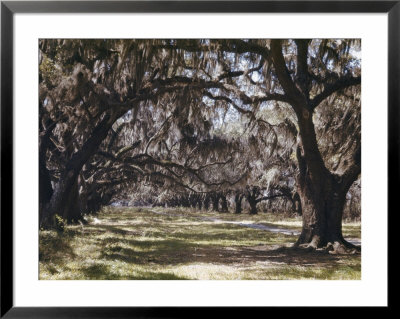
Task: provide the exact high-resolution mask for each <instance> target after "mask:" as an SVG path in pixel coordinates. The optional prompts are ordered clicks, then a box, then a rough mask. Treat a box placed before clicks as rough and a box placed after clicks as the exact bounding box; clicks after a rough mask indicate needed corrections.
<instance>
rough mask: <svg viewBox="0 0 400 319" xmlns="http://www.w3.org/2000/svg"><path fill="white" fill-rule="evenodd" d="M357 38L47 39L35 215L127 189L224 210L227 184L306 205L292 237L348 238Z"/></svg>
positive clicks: (126, 194) (310, 240)
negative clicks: (37, 210) (299, 226)
mask: <svg viewBox="0 0 400 319" xmlns="http://www.w3.org/2000/svg"><path fill="white" fill-rule="evenodd" d="M360 50H361V42H360V40H358V39H293V40H291V39H284V40H278V39H275V40H269V39H229V40H224V39H189V40H183V39H148V40H147V39H146V40H145V39H140V40H127V39H124V40H116V39H113V40H111V39H96V40H89V39H85V40H72V39H57V40H53V39H45V40H41V41H40V43H39V58H40V59H39V60H40V61H39V88H40V94H39V172H40V221H41V226H42V227H48V226H49V225H51V224H52V221H53V217H54V216H55V215H56V214H57V215H59V216H62V217H63V218H65V219H67V220H68V221H70V222H74V221H78V220H79V219H81V218H82V216H83V215H84V214H87V213H94V212H96V211H97V210H98V209H99V208H100V207H101V206H102V205H108V204H110V203H112V202H115V201H116V200H121V199H127V198H130V199H131V200H132V201H136V202H140V203H145V204H157V205H184V204H185V205H186V204H187V205H198V207H200V208H201V207H204V206H208V205H209V203H211V202H213V207H214V209H216V210H222V211H226V210H227V207H228V204H227V197H229V196H232V198H233V197H234V198H235V203H236V206H238V205H239V206H238V207H241V201H242V199H243V198H246V200H247V202H248V204H249V205H250V206H251V212H253V213H256V212H257V208H256V205H257V203H260V202H262V201H268V202H269V203H270V202H272V201H274V200H280V205H286V206H285V207H287V204H289V206H290V207H292V208H293V210H294V211H295V212H297V213H302V214H303V232H302V234H301V235H300V238H299V240H298V243H297V244H298V245H307V246H309V247H313V248H318V247H321V246H324V247H330V248H329V249H334V250H335V251H344V250H347V249H350V248H352V245H351V244H349V243H347V242H346V241H345V240H344V239H343V236H342V234H341V220H342V214H343V209H344V207H345V204H346V196H347V197H348V199H349V197H350V198H353V199H354V198H359V196H358V195H359V192H360V189H359V188H357V187H354V189H353V188H352V190H351V192H350V193H349V189H350V187H351V186H352V185H353V183H354V182H355V181H357V180H358V182H357V183H358V184H357V185H359V177H360V173H361V159H360V154H361V90H360V83H361V59H360ZM348 194H351V195H348ZM299 207H301V209H299ZM236 212H241V209H236ZM332 247H333V248H332Z"/></svg>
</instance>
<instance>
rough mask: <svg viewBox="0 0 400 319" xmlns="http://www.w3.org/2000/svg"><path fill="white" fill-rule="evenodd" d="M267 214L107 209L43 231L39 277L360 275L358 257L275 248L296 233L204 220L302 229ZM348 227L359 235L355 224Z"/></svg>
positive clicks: (285, 242) (309, 277)
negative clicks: (84, 220) (59, 230)
mask: <svg viewBox="0 0 400 319" xmlns="http://www.w3.org/2000/svg"><path fill="white" fill-rule="evenodd" d="M153 211H155V212H153ZM160 212H166V213H168V214H169V215H163V214H160ZM266 215H268V214H259V215H257V216H249V215H247V214H246V215H245V214H242V215H235V214H220V213H215V212H204V213H203V212H196V211H190V210H183V209H177V210H172V209H166V210H161V209H160V208H157V209H146V208H111V207H109V208H105V209H103V210H102V212H100V213H99V214H98V216H96V217H90V218H88V222H89V224H87V225H78V226H67V227H66V229H65V231H64V232H63V233H56V232H54V231H41V232H40V249H39V264H40V265H39V266H40V279H43V280H46V279H66V280H69V279H71V280H81V279H96V280H104V279H111V280H117V279H134V280H136V279H137V280H140V279H168V280H177V279H207V280H208V279H224V280H231V279H232V280H234V279H235V280H236V279H360V277H361V266H360V262H361V261H360V256H359V255H356V256H332V255H329V254H324V255H321V254H312V253H308V254H305V253H299V252H293V251H290V250H287V251H286V250H284V251H281V250H276V248H279V247H282V246H290V244H292V243H294V242H295V241H296V236H292V235H285V234H282V233H273V232H269V231H265V230H259V229H252V228H248V227H243V226H240V225H238V224H232V223H223V222H215V221H214V220H209V219H207V220H203V219H199V216H200V217H210V218H217V219H225V220H227V221H228V220H229V221H240V222H242V221H243V222H245V223H262V224H268V225H272V226H274V227H278V228H279V227H284V228H291V229H296V227H300V226H301V221H300V226H296V225H297V224H295V223H297V221H296V220H292V219H287V220H282V219H281V220H280V221H277V220H275V221H273V220H272V219H273V218H268V217H267V218H266ZM228 217H229V218H228ZM289 226H290V227H289ZM344 230H345V232H348V234H351V236H352V237H359V234H360V226H359V225H357V224H352V225H349V226H346V225H345V226H344Z"/></svg>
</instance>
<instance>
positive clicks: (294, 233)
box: [150, 210, 361, 246]
mask: <svg viewBox="0 0 400 319" xmlns="http://www.w3.org/2000/svg"><path fill="white" fill-rule="evenodd" d="M150 211H151V212H152V213H154V214H158V215H165V216H171V217H188V216H187V215H183V214H171V213H165V212H156V211H154V210H150ZM190 217H194V218H197V219H199V220H203V221H213V222H216V223H225V224H234V225H238V226H242V227H248V228H253V229H259V230H265V231H269V232H272V233H280V234H284V235H289V236H298V235H300V232H299V231H298V230H294V229H288V228H278V227H273V226H268V225H262V224H253V223H246V222H237V221H231V220H223V219H219V218H214V217H204V216H190ZM346 240H347V241H348V242H350V243H352V244H353V245H357V246H361V241H360V240H358V239H356V238H348V239H346Z"/></svg>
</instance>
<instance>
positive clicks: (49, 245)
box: [39, 232, 75, 264]
mask: <svg viewBox="0 0 400 319" xmlns="http://www.w3.org/2000/svg"><path fill="white" fill-rule="evenodd" d="M73 237H74V234H73V233H71V232H64V233H56V232H40V235H39V261H41V262H52V263H54V264H61V263H62V262H63V261H64V260H65V259H74V258H75V253H74V251H73V249H72V247H71V240H72V239H73Z"/></svg>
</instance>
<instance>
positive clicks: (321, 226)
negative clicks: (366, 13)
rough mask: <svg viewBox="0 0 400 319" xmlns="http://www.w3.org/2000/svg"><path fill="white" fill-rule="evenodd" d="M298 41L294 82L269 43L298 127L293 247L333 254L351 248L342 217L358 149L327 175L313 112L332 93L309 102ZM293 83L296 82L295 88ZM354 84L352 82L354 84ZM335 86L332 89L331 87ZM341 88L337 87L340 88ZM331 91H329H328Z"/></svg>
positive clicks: (275, 44)
mask: <svg viewBox="0 0 400 319" xmlns="http://www.w3.org/2000/svg"><path fill="white" fill-rule="evenodd" d="M307 41H308V40H297V41H296V45H297V50H298V56H297V73H298V74H297V80H293V78H292V77H291V75H290V73H289V71H288V69H287V67H286V62H285V59H284V57H283V54H282V44H281V41H280V40H272V41H271V56H272V60H273V64H274V69H275V72H276V75H277V77H278V79H279V83H280V85H281V86H282V88H283V89H284V91H285V94H286V95H287V97H288V102H289V103H290V104H291V106H292V108H293V110H294V112H295V113H296V116H297V120H298V125H299V138H300V141H299V144H298V148H297V160H298V165H299V175H298V179H297V187H298V193H299V196H300V200H301V206H302V209H303V214H302V216H303V227H302V232H301V234H300V237H299V239H298V241H297V243H296V246H299V245H305V246H307V247H311V248H320V247H324V246H327V247H330V248H332V249H333V251H334V252H339V253H340V252H345V251H347V248H354V246H353V245H351V244H350V243H348V242H346V241H345V240H344V238H343V234H342V214H343V207H344V203H345V199H346V193H347V191H348V190H349V188H350V186H351V184H352V183H353V182H354V181H355V180H356V179H357V177H358V175H359V174H360V173H361V156H360V155H361V146H360V145H359V148H358V150H357V152H356V154H355V156H354V163H352V165H351V166H350V167H349V169H348V170H347V171H346V172H345V173H344V174H343V175H342V176H338V175H335V174H332V173H331V172H329V170H328V169H327V168H326V166H325V163H324V160H323V158H322V156H321V153H320V151H319V148H318V143H317V138H316V133H315V127H314V123H313V111H314V109H315V107H316V106H317V105H318V104H319V103H320V102H321V101H322V100H323V99H324V98H326V97H328V96H329V95H330V94H332V93H333V92H334V91H333V90H331V89H326V88H325V90H324V92H323V93H320V94H319V96H318V98H314V99H313V100H312V101H311V100H310V96H309V92H308V84H309V80H310V79H309V74H308V69H307V68H308V67H307V54H308V53H307V52H308V49H307V43H308V42H307ZM294 81H297V85H296V84H295V82H294ZM359 81H360V79H354V81H350V82H348V83H347V84H346V85H345V86H343V88H344V87H346V86H348V85H353V84H357V83H359ZM353 82H354V83H353ZM333 87H335V86H331V88H333ZM340 88H341V85H339V86H337V89H340ZM331 91H332V92H331Z"/></svg>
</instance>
